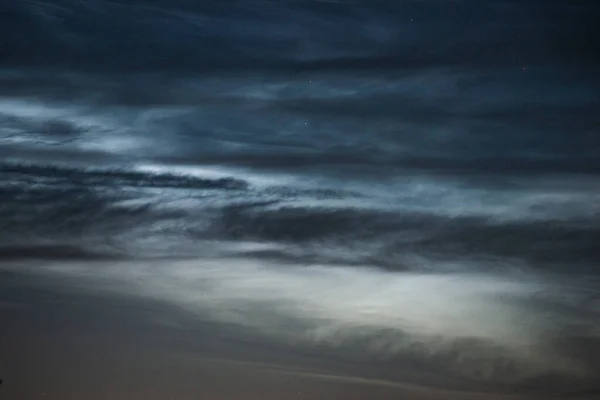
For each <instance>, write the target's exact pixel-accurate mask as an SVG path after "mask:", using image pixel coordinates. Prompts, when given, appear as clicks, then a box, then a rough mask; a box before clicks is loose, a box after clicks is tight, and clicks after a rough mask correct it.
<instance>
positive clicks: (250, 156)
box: [0, 0, 600, 399]
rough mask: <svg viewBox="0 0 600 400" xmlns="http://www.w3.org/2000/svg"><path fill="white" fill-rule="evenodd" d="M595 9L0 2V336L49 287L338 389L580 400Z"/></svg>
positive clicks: (587, 385)
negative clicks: (305, 371)
mask: <svg viewBox="0 0 600 400" xmlns="http://www.w3.org/2000/svg"><path fill="white" fill-rule="evenodd" d="M599 17H600V8H599V7H598V5H597V4H596V2H595V1H583V0H578V1H566V0H547V1H541V0H540V1H537V0H523V1H516V0H514V1H513V0H497V1H496V0H486V1H471V0H396V1H391V0H389V1H375V0H372V1H359V0H355V1H354V0H346V1H342V0H339V1H333V0H331V1H308V0H305V1H300V0H299V1H269V0H236V1H230V2H223V1H211V0H207V1H191V0H190V1H183V0H178V1H165V0H146V1H124V0H123V1H121V0H110V1H108V0H93V1H85V2H84V1H75V0H51V1H25V0H18V1H6V2H2V3H1V4H0V270H1V271H2V272H1V274H0V279H3V283H2V285H3V286H4V287H5V289H6V290H5V291H4V292H3V293H5V294H1V293H2V292H0V296H1V297H0V319H2V318H3V319H4V321H5V322H4V323H3V324H4V325H5V326H9V327H10V321H16V320H15V319H11V318H13V317H11V315H17V314H15V313H17V312H18V311H16V310H18V307H20V306H23V305H27V304H29V306H28V307H33V306H31V304H37V303H36V302H37V301H38V300H37V299H38V297H36V296H37V294H36V293H37V291H36V290H38V289H35V288H37V286H36V285H38V284H39V282H46V280H47V281H48V282H55V283H53V284H52V285H51V287H50V288H46V289H44V290H48V291H50V292H52V293H56V294H55V295H56V296H67V297H66V298H67V300H65V301H66V302H67V303H69V302H72V303H73V304H75V303H77V302H78V301H80V300H77V299H78V297H77V296H85V298H86V299H88V300H86V301H91V302H93V301H98V302H99V303H98V304H104V303H103V302H104V301H106V299H107V298H108V299H121V300H122V299H124V298H129V299H131V298H132V299H136V300H135V301H138V300H141V301H145V302H150V301H151V302H156V303H147V304H162V305H167V306H169V307H171V306H174V307H176V308H177V309H178V310H179V311H183V315H184V316H185V317H182V318H185V319H186V321H188V322H186V324H191V326H194V327H195V328H194V329H205V328H200V327H203V326H212V325H213V324H214V325H215V326H219V327H221V328H219V329H223V330H224V331H226V332H228V334H229V335H230V336H228V337H230V338H231V339H230V340H231V341H232V342H236V343H238V342H239V343H245V342H244V340H250V339H245V338H250V337H252V338H254V339H252V340H256V341H258V342H260V343H263V345H264V346H266V347H265V349H264V350H263V353H264V354H269V352H273V353H275V352H278V354H280V353H283V354H286V353H285V352H286V351H288V352H299V353H300V354H315V353H317V354H320V355H319V356H317V357H315V358H316V361H314V363H316V364H319V365H321V366H322V365H325V364H323V363H326V361H327V360H329V361H327V362H328V364H327V365H328V366H327V368H325V369H326V370H327V371H328V373H331V374H342V373H347V374H350V373H349V372H348V370H347V369H344V368H349V367H348V365H349V364H348V361H347V360H345V359H344V358H343V357H345V356H342V355H344V354H345V355H348V354H351V355H352V357H356V359H357V360H363V361H362V362H364V364H363V367H361V368H358V369H356V370H353V371H352V372H351V374H350V375H351V376H352V377H353V378H352V379H354V378H357V379H358V378H361V377H367V375H368V377H369V378H373V379H382V380H385V382H388V383H391V382H395V383H402V384H404V383H406V384H415V385H421V386H422V387H426V388H427V387H428V388H434V387H435V388H437V389H436V390H442V391H443V390H446V389H448V390H450V389H451V388H453V389H455V390H456V388H460V390H461V391H463V392H462V395H461V396H466V393H467V392H473V393H474V392H480V391H481V390H483V389H485V391H486V392H488V393H489V396H490V397H483V398H490V399H491V398H493V397H491V396H492V393H493V392H498V393H511V394H512V395H514V396H520V395H522V394H523V393H528V394H531V395H532V396H538V395H539V396H541V397H540V398H546V397H544V396H547V395H548V393H551V394H553V395H561V394H571V395H573V396H574V395H576V394H577V393H586V392H589V393H592V392H593V390H598V386H597V385H598V384H597V381H598V379H599V378H600V376H599V375H598V371H599V369H598V362H599V360H600V325H599V321H600V303H599V299H600V297H599V296H600V272H599V269H598V267H599V265H598V263H599V262H600V250H599V247H598V238H599V237H600V175H599V173H600V136H599V132H598V128H599V127H600V114H599V113H598V110H600V93H599V87H600V86H599V84H600V79H599V76H598V73H597V72H598V70H599V68H600V58H599V54H600V52H599V51H598V50H599V46H598V45H599V39H598V38H600V31H599V28H598V24H597V21H598V20H599ZM16 276H18V277H20V278H19V279H17V280H16V281H15V282H19V283H18V284H16V283H14V282H13V279H16V278H14V277H16ZM40 279H41V281H40ZM32 282H38V283H35V284H34V283H32ZM13 285H17V286H14V287H19V288H20V289H19V290H16V289H14V287H13ZM10 288H13V289H14V290H9V289H10ZM15 293H18V295H17V294H15ZM29 293H31V295H30V294H29ZM69 296H75V297H69ZM93 299H96V300H93ZM114 301H120V300H114ZM122 301H125V300H122ZM30 303H31V304H30ZM58 309H60V308H58ZM179 311H178V312H179ZM19 313H22V315H23V316H22V318H21V317H19V318H18V319H17V320H19V321H24V320H26V319H27V318H34V317H33V316H32V315H30V313H28V312H25V311H22V310H21V311H19ZM165 314H168V312H163V311H158V309H157V310H154V311H153V312H151V313H148V314H143V315H144V316H143V317H140V316H136V317H135V318H142V319H144V320H146V322H147V323H156V324H160V323H161V321H164V318H166V317H165ZM19 315H21V314H19ZM3 316H4V317H3ZM73 318H74V317H73ZM115 318H117V317H115ZM119 318H125V319H128V318H129V317H128V316H120V317H119ZM131 318H133V317H131ZM14 326H16V325H14ZM19 326H20V325H19ZM110 326H111V324H110V323H108V324H106V325H103V328H102V329H108V330H110V329H111V328H110ZM186 326H187V325H186ZM15 329H16V328H15ZM19 329H20V328H19ZM53 329H54V328H53ZM60 329H62V328H60ZM60 329H59V332H60ZM140 329H141V328H140ZM181 329H184V328H181ZM185 329H192V328H189V327H188V328H185ZM65 330H66V328H65ZM6 332H9V333H5V334H4V336H3V335H2V331H1V330H0V339H3V340H2V341H1V342H2V344H3V345H4V346H9V347H14V346H17V347H18V346H19V341H18V339H17V338H15V337H12V336H11V333H10V332H13V330H11V329H7V330H6ZM148 335H150V333H148ZM200 336H201V335H198V337H196V340H198V341H201V339H199V337H200ZM23 340H24V339H23ZM205 340H208V339H205ZM228 340H229V339H228ZM23 343H25V342H23ZM265 343H268V344H269V345H265ZM22 345H24V344H22ZM269 346H273V347H272V348H270V347H269ZM240 347H241V348H243V347H244V346H240ZM269 349H271V350H269ZM275 349H277V350H275ZM282 349H284V350H282ZM285 349H287V350H285ZM90 351H92V353H91V354H96V353H94V352H93V350H90ZM228 351H229V353H228V354H227V355H225V353H227V352H228ZM257 351H258V350H257ZM190 352H191V353H192V354H196V353H195V352H192V351H190ZM197 353H198V354H197V356H198V357H202V356H203V354H202V352H201V351H198V352H197ZM244 354H245V353H244V351H243V350H240V351H237V352H236V351H233V350H223V354H219V355H218V356H219V357H224V358H228V359H233V360H235V361H236V362H238V361H239V362H242V361H252V360H249V359H248V357H249V356H248V355H247V354H246V355H244ZM15 357H16V356H15ZM140 357H141V356H140ZM282 357H284V356H282ZM339 357H341V358H339ZM348 357H350V356H348ZM250 358H251V357H250ZM284 359H285V357H284ZM7 360H8V361H4V362H3V363H0V373H2V374H5V375H6V374H10V371H11V368H13V367H12V366H11V361H10V357H8V358H7ZM32 360H36V359H35V357H34V358H33V359H32ZM50 360H51V361H48V362H49V363H50V365H53V363H59V362H60V361H59V357H58V358H56V359H52V358H50ZM52 360H54V361H52ZM285 360H286V361H284V362H285V363H286V364H287V365H286V366H288V367H290V368H292V370H295V369H294V365H293V363H291V362H290V361H289V360H287V359H285ZM31 362H36V363H37V361H31ZM298 363H299V361H298ZM275 364H277V363H275ZM275 364H273V365H275ZM316 364H315V365H316ZM359 364H360V363H359ZM57 365H58V364H57ZM277 365H279V364H277ZM377 365H379V367H376V366H377ZM377 368H379V369H377ZM25 371H26V369H25ZM344 371H345V372H344ZM376 371H379V372H376ZM395 371H397V372H395ZM425 377H426V378H425ZM19 379H20V380H19V381H18V382H21V384H22V385H23V387H26V386H27V385H28V384H29V385H30V386H31V387H36V385H38V383H35V384H34V383H33V382H34V381H35V379H36V378H34V377H33V376H32V377H29V376H28V375H27V372H24V373H23V376H21V377H20V378H19ZM35 382H38V381H35ZM186 382H187V383H189V384H192V383H193V382H194V381H193V379H192V380H189V381H186ZM190 382H192V383H190ZM5 386H6V387H4V388H3V389H5V390H14V391H13V392H9V393H13V394H14V395H15V396H17V395H18V394H21V395H22V393H25V392H19V390H21V389H19V388H16V389H15V388H14V387H13V389H10V388H9V387H8V385H5ZM186 387H187V386H186ZM23 390H24V389H23ZM90 390H92V389H90ZM115 390H116V389H115ZM92 391H93V390H92ZM109 392H110V391H109ZM32 393H33V392H32ZM119 393H121V394H119ZM122 393H125V392H115V393H113V394H116V395H117V396H118V395H121V396H124V394H122ZM140 393H141V392H139V393H138V392H133V394H132V392H129V396H133V397H128V398H138V397H135V396H142V395H141V394H140ZM432 393H433V392H432ZM441 393H442V394H440V396H439V397H435V396H434V397H430V398H451V397H449V396H450V395H449V394H443V393H444V392H441ZM596 393H597V392H596ZM259 394H260V392H257V394H256V396H259ZM202 395H203V396H209V394H208V392H207V393H204V394H201V396H202ZM263 395H264V394H260V396H263ZM397 395H398V394H394V395H390V396H392V397H385V396H383V395H382V396H383V397H381V398H397V397H394V396H397ZM249 396H250V395H249ZM315 396H317V397H318V396H323V394H316V395H315ZM344 396H347V395H343V394H340V397H339V398H348V397H344ZM373 396H375V394H374V395H373ZM431 396H433V394H431ZM250 397H251V396H250ZM99 398H102V397H99ZM139 398H148V397H139ZM201 398H202V397H201ZM206 398H208V397H206ZM211 398H212V397H211ZM231 398H237V397H231ZM280 398H285V397H284V396H283V395H282V397H280ZM373 398H375V397H373ZM415 398H419V397H415ZM423 398H426V397H423ZM457 398H467V397H457ZM516 398H518V397H516ZM590 398H591V397H590Z"/></svg>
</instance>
